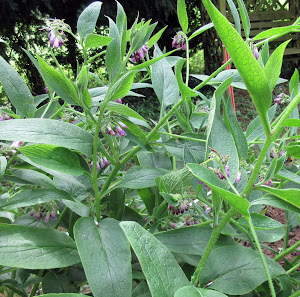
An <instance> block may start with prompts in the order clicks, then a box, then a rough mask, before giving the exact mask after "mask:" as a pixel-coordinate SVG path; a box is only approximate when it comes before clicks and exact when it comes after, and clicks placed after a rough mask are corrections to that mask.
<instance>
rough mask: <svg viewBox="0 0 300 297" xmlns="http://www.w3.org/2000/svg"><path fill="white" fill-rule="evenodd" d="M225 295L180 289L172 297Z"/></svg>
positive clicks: (203, 290)
mask: <svg viewBox="0 0 300 297" xmlns="http://www.w3.org/2000/svg"><path fill="white" fill-rule="evenodd" d="M226 296H227V295H225V294H223V293H220V292H217V291H214V290H209V289H202V288H195V287H191V286H188V287H182V288H180V289H179V290H178V291H177V292H176V293H175V295H174V297H226Z"/></svg>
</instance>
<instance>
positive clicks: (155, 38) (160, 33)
mask: <svg viewBox="0 0 300 297" xmlns="http://www.w3.org/2000/svg"><path fill="white" fill-rule="evenodd" d="M166 29H167V26H165V27H164V28H162V29H161V30H159V31H158V32H157V33H156V34H154V35H153V36H152V37H151V38H150V39H149V41H148V42H147V45H148V48H151V47H152V46H153V45H154V44H155V43H156V42H157V41H158V40H159V39H160V37H161V35H162V34H163V33H164V31H165V30H166Z"/></svg>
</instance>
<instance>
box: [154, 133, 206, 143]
mask: <svg viewBox="0 0 300 297" xmlns="http://www.w3.org/2000/svg"><path fill="white" fill-rule="evenodd" d="M158 133H159V134H162V135H168V136H171V137H174V138H180V139H186V140H192V141H198V142H206V140H205V139H198V138H193V137H188V136H182V135H177V134H172V133H167V132H163V131H158Z"/></svg>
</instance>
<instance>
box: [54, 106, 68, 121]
mask: <svg viewBox="0 0 300 297" xmlns="http://www.w3.org/2000/svg"><path fill="white" fill-rule="evenodd" d="M67 105H68V103H67V102H64V104H63V105H62V106H61V107H60V108H59V109H58V110H57V111H56V112H55V113H54V114H53V115H52V116H51V117H50V118H49V119H53V118H55V117H56V116H57V115H58V114H60V113H61V112H62V111H63V110H64V109H65V107H66V106H67Z"/></svg>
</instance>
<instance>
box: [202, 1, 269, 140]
mask: <svg viewBox="0 0 300 297" xmlns="http://www.w3.org/2000/svg"><path fill="white" fill-rule="evenodd" d="M203 4H204V6H205V7H206V9H207V11H208V14H209V16H210V18H211V19H212V21H213V23H214V25H215V29H216V31H217V32H218V34H219V36H220V38H221V40H222V42H223V43H224V45H225V47H226V49H227V50H228V52H229V54H230V56H231V59H232V60H233V62H234V64H235V66H236V68H237V70H238V71H239V73H240V74H241V77H242V78H243V81H244V83H245V85H246V87H247V89H248V91H249V93H250V95H251V97H252V100H253V102H254V104H255V107H256V109H257V112H258V114H259V116H260V118H261V122H262V124H263V127H264V130H265V133H266V135H270V133H271V129H270V124H269V121H268V117H267V111H268V109H269V107H270V105H271V102H272V94H271V90H270V87H269V85H268V81H267V79H266V76H265V74H264V72H263V70H262V68H261V67H260V65H259V63H258V62H257V61H256V59H255V58H254V56H253V54H252V51H251V49H250V48H249V46H248V45H247V44H246V43H245V42H244V40H243V39H242V37H241V36H240V35H239V34H238V33H237V32H236V30H235V29H234V28H233V27H232V25H231V24H230V23H229V22H228V20H227V19H226V18H225V17H224V16H223V15H222V14H221V13H220V12H219V11H218V10H217V9H216V8H215V6H214V5H213V4H212V3H211V1H209V0H203ZM262 98H264V99H263V100H262Z"/></svg>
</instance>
